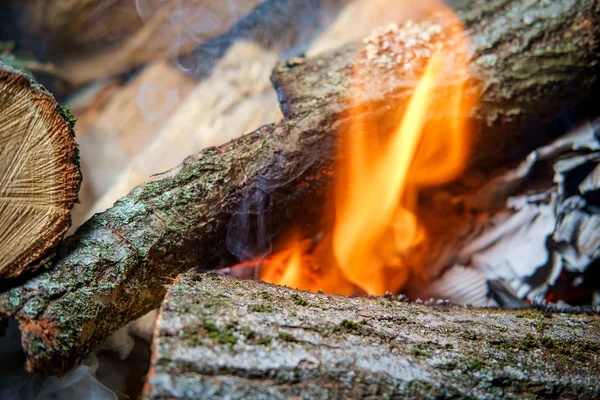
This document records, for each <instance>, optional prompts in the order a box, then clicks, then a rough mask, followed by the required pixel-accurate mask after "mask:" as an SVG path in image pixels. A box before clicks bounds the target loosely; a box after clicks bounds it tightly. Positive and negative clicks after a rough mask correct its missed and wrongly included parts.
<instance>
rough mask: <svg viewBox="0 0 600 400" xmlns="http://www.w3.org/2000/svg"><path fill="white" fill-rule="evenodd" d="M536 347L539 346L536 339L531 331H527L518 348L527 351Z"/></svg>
mask: <svg viewBox="0 0 600 400" xmlns="http://www.w3.org/2000/svg"><path fill="white" fill-rule="evenodd" d="M538 347H540V344H539V342H538V341H537V339H536V338H535V337H534V336H533V335H532V334H531V333H528V334H526V335H525V338H524V339H523V340H522V341H521V344H520V345H519V350H523V351H529V350H531V349H535V348H538Z"/></svg>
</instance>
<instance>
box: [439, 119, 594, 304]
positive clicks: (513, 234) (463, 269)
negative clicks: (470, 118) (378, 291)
mask: <svg viewBox="0 0 600 400" xmlns="http://www.w3.org/2000/svg"><path fill="white" fill-rule="evenodd" d="M599 136H600V119H598V120H596V121H592V122H589V123H586V124H584V125H583V126H581V127H580V128H579V129H576V130H574V131H573V132H571V133H569V134H567V135H565V136H564V137H562V138H560V139H558V140H556V141H554V142H553V143H551V144H549V145H546V146H543V147H540V148H539V149H537V150H535V151H534V152H532V153H531V154H530V155H529V156H528V157H527V159H526V160H525V161H523V162H522V163H521V164H520V165H519V166H517V167H516V168H514V169H512V170H510V171H507V172H506V173H505V174H503V175H502V176H499V177H497V178H495V179H493V180H492V181H490V182H489V183H488V184H487V185H485V186H484V187H483V188H482V189H481V190H480V192H478V193H475V194H473V195H472V196H470V197H469V198H468V199H465V201H464V205H465V206H466V207H467V208H469V209H472V210H473V211H474V212H475V211H477V210H486V209H490V208H493V207H494V205H496V204H497V201H498V200H499V199H500V200H503V201H504V202H505V206H504V207H503V209H501V210H500V211H499V212H498V213H496V215H495V216H493V217H492V218H490V219H489V220H488V221H487V222H486V223H485V225H483V229H482V231H481V233H480V234H479V235H478V237H476V238H474V239H473V240H471V241H470V243H468V244H467V245H465V247H464V248H463V249H462V250H461V252H460V255H459V258H458V263H459V265H456V266H454V267H451V268H450V269H448V270H447V271H446V273H445V274H444V275H442V276H441V277H440V278H439V279H438V280H437V281H433V282H432V283H431V284H430V285H429V287H428V290H429V293H430V294H431V295H434V296H436V297H439V298H450V299H451V300H452V301H453V302H455V303H463V304H464V303H467V302H469V303H471V304H473V305H475V306H489V305H490V304H491V303H490V300H491V299H492V298H497V297H498V296H496V297H495V296H494V293H493V292H492V291H491V290H490V286H493V287H494V288H495V290H502V293H500V296H499V297H501V298H502V297H504V298H510V297H511V296H512V297H513V298H514V300H515V301H514V303H518V301H519V300H520V299H527V300H529V301H530V302H531V303H532V304H542V305H544V304H546V302H545V300H544V298H545V297H546V295H547V293H548V291H549V290H551V289H552V287H553V286H554V285H555V284H556V283H557V280H558V279H559V276H560V275H561V272H562V271H568V272H569V273H571V274H575V278H573V279H572V280H571V281H570V282H566V284H567V285H568V287H570V288H572V289H573V290H575V291H576V290H578V287H579V286H581V285H582V284H583V283H584V282H585V273H586V271H588V269H589V268H590V266H591V265H592V264H594V263H595V262H596V261H598V260H600V198H599V197H598V196H597V194H598V193H600V179H599V176H600V141H599V140H598V137H599ZM542 162H544V163H545V164H541V163H542ZM543 165H547V167H546V168H551V170H553V171H554V177H553V181H551V182H550V181H549V182H547V186H546V187H543V188H541V189H540V188H539V187H538V188H537V189H536V190H537V191H532V190H531V189H528V188H527V182H531V181H536V179H531V180H529V179H530V178H533V176H532V173H533V171H534V166H536V167H537V168H540V167H542V168H543ZM586 171H587V172H586ZM537 183H540V182H537ZM509 196H512V197H509ZM463 265H464V266H463ZM476 276H480V279H475V277H476ZM498 280H499V281H500V282H504V285H502V284H499V285H490V283H491V282H497V281H498ZM562 284H563V285H564V284H565V282H563V283H562ZM498 288H500V289H498ZM598 293H599V294H598V295H596V296H595V300H594V299H593V300H592V305H595V306H597V305H598V304H597V302H600V292H598ZM500 305H502V306H505V304H500ZM549 306H552V307H554V308H556V309H558V310H563V311H565V310H566V311H569V310H571V308H570V307H569V306H568V305H564V304H562V305H558V306H555V305H549Z"/></svg>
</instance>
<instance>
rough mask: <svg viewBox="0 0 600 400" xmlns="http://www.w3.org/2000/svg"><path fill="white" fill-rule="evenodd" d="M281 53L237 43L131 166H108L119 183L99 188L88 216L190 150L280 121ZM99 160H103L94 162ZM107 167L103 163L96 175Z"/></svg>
mask: <svg viewBox="0 0 600 400" xmlns="http://www.w3.org/2000/svg"><path fill="white" fill-rule="evenodd" d="M279 57H280V54H278V52H276V51H274V50H269V49H265V48H263V47H261V46H259V45H257V44H255V43H252V42H246V41H240V42H238V43H236V44H234V45H233V46H232V47H231V48H230V49H229V51H228V52H227V53H226V54H225V56H224V57H223V58H222V59H221V61H219V63H217V65H216V66H215V68H214V69H213V72H212V73H211V75H210V76H209V77H207V79H205V80H203V81H202V82H200V83H198V84H197V85H196V87H195V88H194V89H193V90H192V91H191V93H190V94H189V97H187V98H186V99H185V100H184V101H183V102H182V103H181V104H180V105H179V106H178V107H177V109H176V110H175V111H174V112H173V113H171V115H169V118H168V120H167V121H166V122H165V123H164V125H163V126H162V128H160V130H159V131H158V132H157V133H156V135H155V136H156V137H155V138H154V140H151V141H149V143H148V144H147V146H146V147H143V148H141V149H140V148H138V152H137V154H136V155H135V156H134V157H131V158H130V160H129V162H128V163H127V164H126V165H124V166H123V165H121V168H118V169H115V170H113V171H109V172H115V171H119V174H114V173H113V174H111V177H112V178H113V179H112V180H114V183H113V184H112V185H111V186H110V187H105V188H104V189H108V190H104V191H101V190H98V191H97V193H98V194H101V196H99V198H98V200H97V201H96V202H95V203H94V204H93V205H89V206H90V207H91V209H90V210H89V211H88V212H87V216H86V217H87V218H90V217H91V216H92V215H93V214H95V213H97V212H101V211H104V210H106V209H107V208H109V207H110V206H111V205H112V204H113V203H114V202H115V201H117V200H118V199H119V198H121V197H123V196H125V195H126V194H127V193H129V191H131V190H132V189H133V188H134V187H136V186H137V185H140V184H142V183H143V182H144V181H146V180H147V179H148V178H149V177H150V176H151V175H153V174H156V173H159V172H162V171H166V170H168V169H170V168H173V167H175V166H176V165H177V164H179V163H180V162H181V160H182V159H183V158H185V157H186V156H187V155H189V154H194V153H197V152H199V151H200V150H202V149H204V148H206V147H209V146H215V145H220V144H223V143H225V142H227V141H228V140H231V139H233V138H234V137H237V136H239V135H240V134H241V133H242V132H249V131H251V130H252V129H254V128H256V127H257V126H261V125H264V124H269V123H275V122H277V121H280V120H281V118H282V115H281V111H280V110H279V107H278V103H277V95H276V94H275V91H274V90H273V87H272V86H271V84H270V81H269V76H270V74H271V71H272V70H273V67H274V66H275V64H276V63H277V61H278V59H279ZM225 127H227V129H225ZM121 132H122V133H126V132H127V130H122V131H121ZM84 144H85V143H84ZM82 147H83V145H82ZM95 147H96V146H89V151H90V152H92V151H96V149H95ZM117 148H118V147H117ZM131 155H133V154H131ZM98 164H100V165H102V164H103V163H101V162H98V163H95V164H93V165H98ZM94 168H95V167H94ZM106 171H107V168H103V169H102V172H97V174H101V173H106ZM87 218H86V219H87ZM82 222H83V221H82Z"/></svg>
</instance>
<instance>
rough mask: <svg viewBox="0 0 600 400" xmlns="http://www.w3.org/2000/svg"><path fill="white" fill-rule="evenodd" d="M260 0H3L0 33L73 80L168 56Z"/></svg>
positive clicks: (215, 32)
mask: <svg viewBox="0 0 600 400" xmlns="http://www.w3.org/2000/svg"><path fill="white" fill-rule="evenodd" d="M261 2H262V0H236V1H235V2H223V1H205V0H186V1H166V2H165V1H162V0H142V1H137V2H133V1H125V2H123V1H118V0H116V1H115V0H103V1H99V0H83V1H75V2H74V1H68V0H27V1H20V0H19V1H14V0H13V1H9V2H7V3H8V5H7V6H8V8H7V11H5V13H6V15H5V20H6V21H2V22H4V25H5V26H10V27H11V28H12V29H9V30H8V32H7V34H12V35H14V33H13V32H17V37H15V39H16V40H18V41H19V42H20V43H21V45H22V47H24V48H27V49H29V50H33V51H36V52H37V53H38V54H39V55H40V56H42V57H43V58H49V59H50V60H51V61H54V62H55V63H56V64H57V68H58V70H59V71H61V72H62V75H63V76H64V77H65V78H67V79H68V81H69V83H70V84H71V85H72V86H74V87H79V86H81V85H83V84H85V83H89V82H92V81H95V80H98V79H102V78H106V77H108V76H111V75H115V74H121V73H124V72H127V71H129V70H131V69H133V68H136V67H139V66H140V65H143V64H145V63H147V62H149V61H152V60H157V59H162V60H168V59H169V58H172V57H175V56H177V55H180V54H185V53H188V52H190V51H192V50H193V49H194V48H195V47H197V46H198V45H199V44H200V43H203V42H205V41H207V40H210V39H212V38H214V37H217V36H219V35H222V34H223V33H225V32H227V31H228V30H229V29H230V28H231V26H232V25H234V24H235V23H236V22H237V21H238V20H239V19H240V18H243V17H245V16H247V15H248V14H249V13H250V12H251V11H252V10H253V9H254V8H255V7H256V6H257V5H259V4H260V3H261Z"/></svg>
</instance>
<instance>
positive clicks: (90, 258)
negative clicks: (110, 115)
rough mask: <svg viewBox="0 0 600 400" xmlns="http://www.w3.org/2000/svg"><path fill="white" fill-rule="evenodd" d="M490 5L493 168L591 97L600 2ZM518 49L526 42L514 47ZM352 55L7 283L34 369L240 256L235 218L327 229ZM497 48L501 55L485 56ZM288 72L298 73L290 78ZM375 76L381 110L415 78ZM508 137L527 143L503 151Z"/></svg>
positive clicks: (477, 41)
mask: <svg viewBox="0 0 600 400" xmlns="http://www.w3.org/2000/svg"><path fill="white" fill-rule="evenodd" d="M492 3H493V4H496V3H498V2H492ZM492 3H490V2H488V1H479V2H477V1H472V2H471V3H470V6H471V8H470V9H469V10H468V12H466V13H464V14H461V15H462V18H463V20H464V21H465V23H466V24H467V25H468V26H470V35H471V43H472V46H473V47H474V50H473V51H474V52H475V56H474V57H473V61H472V67H473V69H474V70H475V71H477V72H478V75H477V76H476V77H473V79H472V80H471V81H470V83H471V84H472V85H474V88H475V89H481V88H485V90H484V91H483V93H482V101H481V102H480V103H479V104H478V105H477V106H476V107H475V109H474V110H472V113H471V115H472V116H473V124H474V125H475V126H476V128H477V132H478V135H479V136H478V137H479V139H480V140H479V143H478V148H479V150H480V152H479V153H477V156H478V157H477V158H476V160H475V161H474V163H473V165H479V166H488V167H489V166H490V165H492V164H491V163H490V162H489V161H494V162H495V163H496V165H497V164H498V163H499V162H500V161H501V160H510V159H513V158H514V157H515V153H520V152H526V151H529V150H531V146H532V143H533V142H539V141H541V140H542V139H543V138H542V137H541V136H542V135H539V134H538V133H537V132H538V131H537V130H534V131H533V132H534V134H531V132H532V131H531V130H527V129H526V128H527V126H526V121H533V120H540V121H545V120H548V119H550V118H551V117H553V116H556V114H557V110H559V109H560V110H562V109H564V108H565V107H567V106H568V105H570V104H573V102H574V101H577V100H583V99H586V98H588V99H590V98H591V97H590V94H591V93H593V87H592V84H593V83H594V82H595V81H596V79H597V72H598V71H597V64H598V54H599V53H600V52H599V51H598V40H597V38H598V33H599V31H600V23H599V22H600V21H598V16H599V15H600V13H598V10H599V8H600V2H599V1H597V0H587V1H580V2H578V3H577V4H563V3H544V4H538V3H536V4H535V5H533V4H529V3H528V4H527V5H523V4H522V2H520V1H516V0H515V1H508V0H507V1H503V2H501V3H502V4H503V7H492V6H490V4H492ZM497 5H498V4H496V6H497ZM530 14H532V17H531V18H533V20H534V22H535V23H532V24H525V23H524V22H523V21H524V20H527V21H529V19H525V18H524V17H523V16H524V15H530ZM548 32H552V34H551V35H550V34H548V35H546V34H542V33H548ZM518 37H527V38H528V40H522V41H517V40H516V38H518ZM557 38H560V39H557ZM557 40H558V41H559V42H557ZM557 43H560V46H558V45H557ZM515 46H516V47H515ZM513 48H514V50H515V51H517V53H516V54H513V53H512V52H511V53H510V56H505V55H506V54H508V53H507V52H508V51H509V50H510V49H513ZM565 49H568V52H565ZM350 53H351V52H350V51H349V50H348V49H343V50H342V51H339V52H335V53H332V54H327V55H324V56H322V57H319V58H317V59H315V60H312V61H310V60H309V61H303V60H294V61H292V62H290V63H288V64H287V65H285V66H282V67H280V68H279V69H278V70H277V72H276V74H275V80H276V82H278V88H279V95H280V99H282V100H283V111H284V115H286V119H285V120H284V121H283V122H281V123H280V124H278V125H268V126H264V127H262V128H260V129H258V130H257V131H255V132H252V133H250V134H248V135H245V136H243V137H241V138H239V139H236V140H233V141H231V142H229V143H228V144H226V145H223V146H220V147H218V148H209V149H206V150H204V151H202V152H201V153H199V154H197V155H195V156H192V157H189V158H187V159H186V160H185V161H184V162H183V163H182V164H181V165H180V166H179V167H177V168H175V169H174V170H171V171H169V172H166V173H164V174H162V175H158V176H155V177H154V178H153V179H151V180H150V181H148V182H147V183H145V184H143V185H141V186H139V187H137V188H136V189H134V190H133V191H132V192H131V193H130V194H129V195H128V196H126V197H124V198H122V199H121V200H119V201H118V202H117V203H116V204H115V206H114V207H112V208H111V209H109V210H107V211H106V212H104V213H102V214H97V215H95V216H94V217H93V218H91V219H90V220H89V221H88V222H87V223H86V224H84V225H83V226H82V227H81V228H80V229H79V230H78V231H77V232H76V233H75V235H73V236H72V237H70V238H68V239H67V240H65V242H64V244H63V245H62V246H61V247H60V250H59V254H58V257H57V258H56V259H55V261H54V264H53V267H52V268H50V269H49V270H47V271H44V272H43V273H41V274H39V275H38V276H36V277H33V278H31V279H30V280H29V281H26V282H22V284H20V285H18V286H16V287H13V288H11V289H8V288H7V290H4V292H3V293H2V294H0V312H1V313H3V314H6V315H9V316H15V317H16V318H17V319H18V320H19V322H20V327H21V331H22V334H23V345H24V349H25V352H26V354H27V358H28V368H29V369H30V370H33V371H39V372H48V371H52V372H54V373H57V374H60V373H63V372H65V371H66V370H68V369H69V368H70V367H72V366H73V365H74V364H76V363H78V362H80V361H81V360H82V359H83V357H85V356H86V354H88V353H89V352H90V351H91V350H92V349H93V348H94V347H95V346H96V345H98V344H99V343H100V342H102V341H103V340H104V339H105V338H106V337H108V335H109V334H110V333H112V332H114V331H115V330H116V329H117V328H119V327H120V326H123V325H124V324H125V323H126V322H128V321H131V320H133V319H135V318H137V317H139V316H141V315H143V314H144V313H145V312H147V311H149V310H151V309H153V308H155V307H157V306H158V305H159V304H160V302H161V299H162V297H163V296H164V293H165V288H164V287H163V285H164V284H165V283H168V282H169V278H173V277H175V276H176V275H177V274H178V273H180V272H182V271H186V270H187V269H189V268H199V269H212V268H215V267H219V266H222V265H227V264H231V263H233V262H235V261H236V260H237V259H236V257H234V256H233V255H232V253H231V252H230V250H239V249H236V243H235V242H231V241H230V242H229V243H228V229H229V228H230V226H231V227H232V232H230V233H235V232H234V231H235V230H236V229H238V230H243V231H245V230H247V232H248V235H247V236H246V235H245V234H244V237H245V238H246V239H247V241H248V243H256V241H257V238H256V237H253V234H256V233H257V232H258V229H257V226H261V227H264V228H265V229H266V232H267V233H269V234H270V235H275V234H277V233H280V232H282V230H283V228H284V227H288V228H290V227H306V229H307V230H309V231H313V232H314V230H316V229H318V227H317V226H316V225H317V222H318V221H320V220H321V217H322V216H323V207H322V205H323V203H324V201H323V199H324V197H325V194H326V193H327V191H328V188H329V187H330V184H331V182H332V178H333V175H334V173H333V166H334V162H335V154H336V151H335V150H336V136H337V135H336V133H337V132H339V131H340V129H342V128H343V127H344V125H345V124H346V123H348V119H349V118H351V117H349V116H348V111H349V110H348V107H349V105H348V103H347V101H346V100H347V96H348V93H347V91H348V90H349V89H350V88H349V85H350V78H349V74H350V73H351V68H350V67H349V63H352V62H353V61H354V60H353V58H352V57H351V56H350V55H349V54H350ZM477 54H479V56H477ZM481 57H484V59H483V60H482V59H481ZM540 57H542V59H543V60H544V62H542V61H540ZM492 58H494V59H495V60H496V62H493V63H492V62H483V61H485V60H488V61H490V60H491V59H492ZM549 60H551V61H549ZM298 64H299V65H298ZM534 66H535V67H534ZM327 68H331V69H330V73H329V74H327V73H326V70H327ZM299 71H303V74H302V76H299V73H298V72H299ZM288 73H289V74H290V76H292V75H293V76H294V79H295V80H297V83H296V84H292V83H291V80H290V79H286V74H288ZM527 73H529V74H527ZM311 76H313V78H314V79H313V82H314V84H313V85H309V81H310V77H311ZM375 77H376V78H375ZM379 79H381V80H382V82H384V83H385V85H384V84H383V83H382V84H381V86H385V90H383V91H368V92H365V93H363V97H362V99H363V101H364V103H368V104H370V105H371V107H370V111H369V113H370V114H369V115H372V116H373V117H377V116H384V115H385V113H386V111H388V110H389V108H390V107H391V106H393V105H395V104H396V103H395V100H398V96H400V95H399V94H394V93H396V92H397V91H394V90H393V89H394V88H399V89H409V88H407V87H406V85H407V82H408V81H409V80H404V79H397V80H396V79H393V74H390V75H389V76H387V77H385V78H384V77H381V76H379V75H375V76H374V77H373V78H372V80H373V82H372V83H373V84H377V81H378V80H379ZM516 79H518V80H519V82H520V83H519V84H517V83H516V81H515V80H516ZM299 90H303V92H300V91H299ZM575 91H576V92H575ZM401 93H402V92H401ZM404 93H405V91H404ZM384 94H385V95H386V98H382V96H383V95H384ZM567 94H572V96H571V97H568V96H567ZM377 100H379V102H377ZM385 100H387V101H385ZM392 108H393V107H392ZM517 111H518V112H517ZM374 121H375V120H374ZM502 127H504V129H502ZM486 141H487V144H486ZM507 143H509V144H510V145H513V146H515V148H518V149H519V150H518V151H506V149H507V148H509V147H510V145H509V144H507ZM515 143H518V145H515ZM486 150H487V152H486ZM502 150H503V151H502ZM264 233H265V231H260V232H259V234H264ZM230 239H231V238H230ZM228 245H229V246H228ZM247 247H248V248H249V250H252V249H251V246H247ZM258 250H262V251H264V250H265V248H264V247H260V248H259V249H258Z"/></svg>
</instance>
